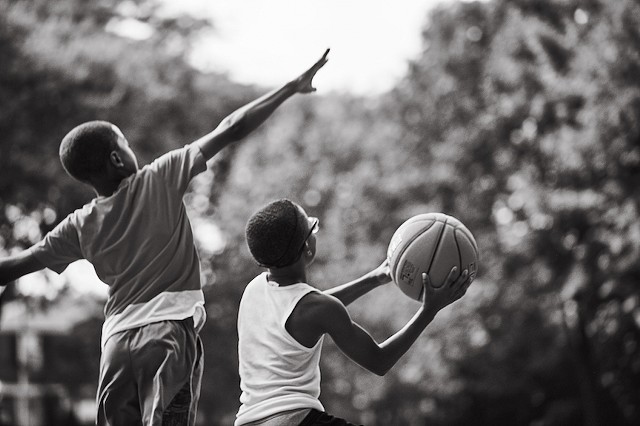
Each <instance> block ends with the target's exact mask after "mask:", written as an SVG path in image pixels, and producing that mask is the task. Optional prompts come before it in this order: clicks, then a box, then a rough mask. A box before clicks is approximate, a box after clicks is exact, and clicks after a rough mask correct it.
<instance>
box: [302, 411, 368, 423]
mask: <svg viewBox="0 0 640 426" xmlns="http://www.w3.org/2000/svg"><path fill="white" fill-rule="evenodd" d="M300 426H356V425H355V424H353V423H349V422H348V421H346V420H344V419H340V418H338V417H335V416H332V415H331V414H327V413H325V412H323V411H318V410H316V409H312V410H311V412H310V413H309V414H307V417H305V418H304V420H302V423H300ZM359 426H362V425H359Z"/></svg>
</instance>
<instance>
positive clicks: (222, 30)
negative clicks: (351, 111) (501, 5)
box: [165, 0, 451, 94]
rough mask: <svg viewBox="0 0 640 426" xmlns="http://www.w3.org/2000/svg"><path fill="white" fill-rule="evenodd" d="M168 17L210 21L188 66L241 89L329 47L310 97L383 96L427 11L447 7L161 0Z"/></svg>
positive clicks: (270, 80)
mask: <svg viewBox="0 0 640 426" xmlns="http://www.w3.org/2000/svg"><path fill="white" fill-rule="evenodd" d="M165 1H166V4H167V8H168V9H169V10H170V11H176V10H183V11H187V12H189V13H192V14H194V15H196V16H210V17H212V19H213V23H214V26H215V32H214V34H212V35H211V36H208V37H206V38H205V39H204V40H203V41H202V43H201V44H200V45H199V46H198V47H197V49H196V52H195V54H194V57H193V62H194V64H196V65H198V66H200V67H203V68H205V69H206V68H208V69H213V70H216V71H222V72H227V73H228V74H229V75H230V76H231V78H232V79H234V80H236V81H238V82H241V83H255V84H260V85H268V86H277V85H280V84H283V83H285V82H286V81H288V80H289V79H291V78H293V77H295V76H297V75H298V74H299V73H301V72H302V71H304V70H305V69H306V68H307V67H308V66H310V65H311V64H312V63H313V62H315V60H316V59H318V58H319V57H320V56H321V55H322V53H323V52H324V50H325V49H326V48H328V47H329V48H331V53H330V54H329V63H328V64H327V65H326V66H325V68H324V69H323V70H322V71H321V72H320V73H318V76H317V77H316V79H315V80H314V81H315V85H316V87H317V88H318V90H322V91H331V90H340V91H342V90H346V91H350V92H353V93H358V94H368V93H372V94H376V93H380V92H383V91H385V90H387V89H389V88H390V87H391V86H392V85H393V84H394V82H395V81H396V80H397V79H399V78H400V77H401V76H402V75H403V73H404V72H405V71H406V66H407V60H408V59H411V58H414V57H416V56H417V55H418V54H419V52H420V48H421V44H420V43H421V40H420V31H421V28H422V26H423V24H424V22H425V18H426V14H427V12H428V10H429V9H430V8H432V7H434V6H436V5H437V4H439V3H442V2H444V1H451V0H403V1H401V2H397V3H393V2H389V1H388V0H348V1H345V0H268V1H267V0H216V1H211V0H180V1H177V0H165Z"/></svg>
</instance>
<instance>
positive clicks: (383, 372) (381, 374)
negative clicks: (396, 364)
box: [372, 367, 391, 377]
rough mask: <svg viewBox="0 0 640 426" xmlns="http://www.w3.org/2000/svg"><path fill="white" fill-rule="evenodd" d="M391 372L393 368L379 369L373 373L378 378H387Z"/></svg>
mask: <svg viewBox="0 0 640 426" xmlns="http://www.w3.org/2000/svg"><path fill="white" fill-rule="evenodd" d="M389 370H391V367H378V368H376V369H375V370H374V371H372V373H373V374H375V375H377V376H380V377H383V376H386V374H387V373H388V372H389Z"/></svg>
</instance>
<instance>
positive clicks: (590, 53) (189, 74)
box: [0, 0, 640, 426]
mask: <svg viewBox="0 0 640 426" xmlns="http://www.w3.org/2000/svg"><path fill="white" fill-rule="evenodd" d="M209 3H213V6H212V5H210V4H209ZM236 3H237V4H238V7H236V8H235V9H234V8H233V7H232V6H230V5H231V4H232V2H206V1H201V2H197V1H196V0H191V1H188V2H186V1H185V2H180V3H178V2H168V1H164V2H163V1H159V0H125V1H121V0H57V1H48V0H0V105H1V106H0V150H1V153H0V255H7V254H10V253H13V252H16V251H19V250H23V249H25V248H28V247H29V246H31V245H32V244H34V243H35V242H37V241H38V240H39V239H40V238H42V237H43V236H44V234H45V233H46V232H47V231H49V230H50V229H52V228H53V227H54V226H55V225H56V224H57V223H58V222H59V221H60V220H61V219H62V218H64V217H65V215H67V214H68V213H69V212H71V211H73V210H74V209H76V208H79V207H80V206H82V205H83V204H84V203H86V202H88V201H89V200H90V199H91V198H92V196H93V194H92V192H91V191H90V190H89V188H88V187H84V186H82V185H80V184H78V183H76V182H74V181H72V180H71V179H70V178H69V177H67V176H66V175H65V173H64V171H63V169H62V167H61V165H60V163H59V160H58V155H57V152H58V145H59V143H60V140H61V139H62V137H63V136H64V135H65V134H66V132H67V131H68V130H70V129H71V128H72V127H74V126H75V125H77V124H79V123H81V122H83V121H87V120H92V119H103V120H109V121H112V122H114V123H116V124H117V125H118V126H119V127H120V128H121V129H122V130H123V132H124V133H125V135H126V136H127V138H128V139H129V141H130V142H131V144H132V146H133V148H134V150H135V151H136V153H137V154H138V157H139V160H140V162H141V163H142V164H147V163H149V162H150V161H151V160H152V159H153V158H155V157H156V156H158V155H160V154H162V153H164V152H166V151H167V150H170V149H173V148H177V147H180V146H182V145H184V144H186V143H189V142H191V141H192V140H194V139H196V138H198V137H199V136H201V135H203V134H205V133H208V132H209V131H210V130H212V129H213V128H214V127H215V126H216V125H217V124H218V123H219V121H220V120H221V119H222V118H223V117H225V116H226V115H227V114H229V113H230V112H232V111H233V110H234V109H236V108H238V107H240V106H241V105H243V104H244V103H246V102H248V101H250V100H252V99H254V98H255V97H257V96H259V95H261V94H263V93H265V92H266V91H267V90H269V89H271V88H273V87H275V86H276V85H279V84H281V83H284V82H286V81H287V80H289V79H290V78H293V77H295V76H297V75H298V74H299V73H300V72H302V71H303V70H304V69H306V67H307V66H308V65H310V64H311V63H313V62H314V61H315V60H316V59H317V58H318V57H319V56H320V55H321V54H322V52H323V51H324V48H326V47H331V48H332V52H331V54H330V62H329V63H328V64H327V66H326V67H325V69H323V70H322V71H320V73H319V74H318V78H317V79H316V86H317V87H318V93H316V94H314V95H312V96H298V97H295V98H293V99H291V100H290V101H288V102H287V103H286V104H284V105H283V106H282V107H281V108H280V110H279V111H277V112H276V114H275V115H274V117H273V118H271V119H270V121H268V122H267V123H266V124H264V125H263V126H262V127H261V128H260V129H259V130H258V131H257V132H256V133H254V134H253V135H252V136H250V137H249V138H247V139H246V140H245V141H242V142H241V143H239V144H237V145H235V146H233V147H231V148H228V149H226V150H225V151H223V152H222V153H221V154H220V155H219V156H218V157H217V158H215V159H214V160H213V161H212V162H211V163H210V167H209V171H208V172H207V173H205V174H203V175H201V176H199V177H198V178H197V180H196V181H194V182H193V185H192V188H191V190H190V192H189V194H188V196H187V197H186V203H187V206H188V209H189V213H190V217H191V219H192V224H193V228H194V232H195V236H196V239H197V243H198V248H199V253H200V257H201V261H202V274H203V281H204V283H205V294H206V300H207V312H208V322H207V324H206V326H205V328H204V330H203V332H202V338H203V340H204V343H205V354H206V358H205V360H206V368H205V376H204V379H203V389H202V395H201V403H200V407H199V424H201V425H230V424H232V423H233V419H234V416H235V413H236V411H237V408H238V406H239V402H238V397H239V394H240V390H239V379H238V374H237V352H236V312H237V307H238V303H239V300H240V296H241V294H242V291H243V288H244V285H245V284H246V283H247V282H248V281H249V280H250V279H251V278H253V276H255V275H256V274H257V273H259V272H260V269H259V268H258V267H257V266H255V264H254V263H253V262H252V261H251V259H250V257H249V253H248V250H247V249H246V246H245V243H244V225H245V223H246V220H247V219H248V217H249V216H250V214H251V213H252V212H253V211H255V210H256V209H257V208H258V207H260V206H262V205H263V204H265V203H266V202H268V201H271V200H273V199H275V198H280V197H289V198H291V199H293V200H296V201H298V202H300V203H301V204H302V205H303V206H304V207H305V209H306V210H307V211H308V212H309V214H311V215H314V216H318V217H319V218H320V220H321V223H322V229H321V233H319V234H318V239H319V240H318V258H317V261H316V262H315V264H314V265H313V266H312V268H311V270H310V274H311V275H310V282H312V283H316V284H317V285H318V286H319V287H321V288H328V287H331V286H334V285H336V284H341V283H343V282H346V281H348V280H350V279H353V278H355V277H357V276H359V275H361V274H363V273H365V272H367V271H369V270H371V269H372V268H374V267H376V266H377V265H378V264H379V263H380V262H381V261H382V260H383V259H384V256H385V253H386V248H387V244H388V242H389V239H390V237H391V235H392V234H393V232H394V231H395V229H396V228H397V226H399V225H400V224H401V223H402V222H403V221H404V220H406V219H407V218H409V217H410V216H412V215H414V214H417V213H423V212H429V211H438V212H444V213H447V214H450V215H453V216H455V217H457V218H459V219H460V220H462V221H463V222H464V223H465V224H466V225H467V227H468V228H469V229H470V230H471V231H472V232H473V233H474V235H475V237H476V239H477V241H478V244H479V247H480V254H481V258H480V266H479V275H478V278H477V279H476V281H475V282H474V284H473V285H472V286H471V288H470V289H469V291H468V293H467V295H466V296H465V297H464V298H463V299H462V300H460V301H459V302H457V303H455V304H454V305H453V306H450V307H448V308H446V309H445V310H444V311H442V312H441V313H440V314H439V315H438V317H437V318H436V320H435V321H434V322H433V323H432V324H431V325H430V326H429V327H428V329H427V330H426V331H425V333H424V334H423V336H422V337H421V338H420V339H419V340H418V342H417V343H416V344H415V346H414V348H412V349H411V351H410V352H409V353H408V354H407V355H405V356H404V358H402V359H401V360H400V362H399V363H398V364H397V365H396V366H395V367H394V368H393V369H392V370H391V371H390V372H389V373H388V374H387V376H385V377H383V378H380V377H377V376H375V375H373V374H370V373H367V372H366V371H365V370H363V369H361V368H360V367H358V366H357V365H355V364H353V363H352V362H350V361H349V360H348V359H347V358H345V357H344V356H343V355H342V354H341V353H340V352H339V350H338V349H337V348H336V347H335V345H333V343H332V342H330V341H327V342H326V343H325V347H324V348H323V359H322V365H321V367H322V374H323V376H322V377H323V379H322V380H323V381H322V395H321V400H322V402H323V403H324V405H325V407H326V409H327V410H328V411H329V412H331V413H333V414H335V415H338V416H341V417H346V418H348V419H351V420H352V421H354V422H362V423H364V424H367V425H374V426H375V425H434V426H437V425H494V426H495V425H510V426H512V425H535V426H543V425H544V426H546V425H562V426H566V425H584V426H596V425H637V424H640V356H639V353H640V348H639V347H638V342H639V338H640V292H639V282H640V220H639V216H640V210H639V209H640V190H639V189H638V188H639V183H640V79H639V78H638V77H639V76H640V2H639V1H637V0H616V1H608V0H510V1H507V0H493V1H483V2H458V1H435V2H418V1H412V2H407V7H406V9H407V10H410V11H411V13H404V14H402V13H399V12H398V11H400V10H404V8H403V5H401V4H400V3H396V4H390V3H389V2H369V3H370V6H367V5H368V4H369V3H366V2H356V3H357V5H358V6H359V7H357V8H355V7H354V8H351V9H350V8H348V7H346V6H344V5H343V7H342V10H343V11H344V13H345V15H343V14H342V13H340V12H336V11H335V10H334V9H331V10H329V9H328V8H329V7H332V8H335V7H336V5H338V6H339V5H340V2H336V1H327V2H321V1H299V2H294V3H287V2H284V1H280V0H279V1H274V3H273V8H266V7H264V5H263V6H262V7H261V3H260V2H257V1H250V2H249V1H247V2H244V1H237V2H236ZM265 3H267V2H265ZM243 4H244V6H245V8H244V9H242V8H240V7H239V5H243ZM409 4H411V7H412V8H413V7H414V6H415V8H413V9H409ZM225 5H226V6H225ZM387 8H389V10H386V9H387ZM391 9H392V10H391ZM338 10H339V9H338ZM347 12H348V15H346V13H347ZM216 16H217V18H216ZM283 16H285V17H286V18H285V19H284V20H282V18H283ZM244 17H246V18H247V21H248V22H251V26H252V27H253V29H254V30H256V31H257V34H256V33H251V34H246V32H247V31H249V30H248V29H246V27H236V25H241V23H242V22H244V19H243V18H244ZM250 17H251V20H250V21H249V18H250ZM277 19H280V20H279V21H278V20H277ZM294 23H298V24H301V25H298V26H295V25H294ZM404 23H406V25H404ZM225 25H226V26H225ZM405 27H406V28H405ZM340 28H342V29H343V30H345V32H342V33H339V32H332V31H333V30H336V31H337V30H338V29H340ZM234 31H236V32H234ZM349 31H350V33H349ZM271 33H273V34H277V35H279V37H280V38H279V39H278V40H275V41H274V39H270V38H269V37H267V34H271ZM305 33H308V34H305ZM238 34H242V35H244V37H245V39H244V40H245V41H244V43H245V44H235V45H234V44H233V43H234V40H235V42H237V43H240V42H239V41H238V38H237V37H239V36H238ZM407 34H408V36H407ZM400 35H402V36H403V37H405V36H406V37H408V38H406V40H405V39H397V38H396V39H394V38H393V37H396V36H400ZM234 37H236V38H235V39H234ZM376 37H377V38H376ZM247 39H248V41H247ZM263 39H264V40H271V41H269V42H268V43H264V44H260V43H262V42H263V41H264V40H263ZM354 39H355V40H354ZM379 40H396V41H393V42H390V43H387V44H382V43H383V41H379ZM403 40H404V41H403ZM225 43H227V44H225ZM234 46H235V47H234ZM350 49H351V50H350ZM358 55H360V56H358ZM240 58H241V59H242V61H240ZM235 61H237V62H235ZM281 65H283V67H281ZM280 68H284V73H282V70H281V69H280ZM249 71H251V72H252V73H250V72H249ZM256 71H258V72H256ZM276 71H277V72H278V73H276V74H273V75H272V74H271V73H272V72H273V73H275V72H276ZM341 73H345V74H344V75H342V74H341ZM347 73H348V74H350V75H349V76H347V75H346V74H347ZM372 76H374V78H373V79H372V78H370V77H372ZM150 207H151V206H150ZM149 214H153V210H152V209H151V208H150V213H149ZM105 294H106V286H105V285H104V284H102V283H100V282H99V281H97V278H96V277H95V274H94V273H93V271H92V267H91V266H90V265H88V264H86V263H83V262H77V263H76V264H74V265H72V266H71V267H70V268H69V269H68V271H66V272H65V273H64V274H63V275H61V276H58V275H56V274H55V273H51V272H48V271H44V272H41V273H35V274H31V275H29V276H27V277H25V278H23V279H21V280H19V281H18V282H17V284H16V285H15V286H10V287H8V288H7V290H6V291H4V292H3V293H2V294H0V301H1V304H0V425H2V426H7V425H11V426H49V425H69V426H73V425H90V424H93V418H94V411H95V403H94V398H95V389H96V383H97V378H98V362H99V355H100V348H99V337H100V327H101V324H102V320H103V314H102V306H103V303H104V300H105ZM417 308H418V306H417V302H415V301H412V300H409V299H408V298H407V297H406V296H404V295H403V294H402V293H401V292H400V291H399V290H398V289H397V288H396V287H395V286H393V285H389V286H386V287H385V288H381V289H378V290H376V291H375V292H373V293H371V294H368V295H367V296H365V297H364V298H362V299H360V300H358V301H357V302H355V303H354V304H353V305H352V306H350V311H351V312H352V315H353V317H354V319H355V320H356V321H358V322H359V323H361V324H363V325H364V326H365V327H366V328H367V329H368V330H370V331H371V333H372V334H373V335H374V337H375V338H376V339H377V340H378V341H381V340H383V339H385V338H386V337H387V336H389V335H390V334H392V333H393V332H395V331H396V330H398V329H399V328H400V327H401V326H402V325H403V324H404V323H405V322H406V321H407V320H408V319H409V318H410V317H411V316H412V315H413V313H414V312H415V311H416V309H417ZM328 340H330V339H328Z"/></svg>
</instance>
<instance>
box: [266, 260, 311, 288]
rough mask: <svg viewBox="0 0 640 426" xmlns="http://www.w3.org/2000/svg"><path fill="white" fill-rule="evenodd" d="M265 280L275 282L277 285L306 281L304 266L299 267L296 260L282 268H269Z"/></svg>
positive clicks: (282, 285) (283, 285)
mask: <svg viewBox="0 0 640 426" xmlns="http://www.w3.org/2000/svg"><path fill="white" fill-rule="evenodd" d="M267 281H272V282H276V283H278V286H280V287H285V286H288V285H293V284H299V283H306V282H307V274H306V271H305V269H304V267H302V268H300V265H298V262H296V263H295V264H293V265H291V266H285V267H284V268H269V271H268V272H267Z"/></svg>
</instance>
